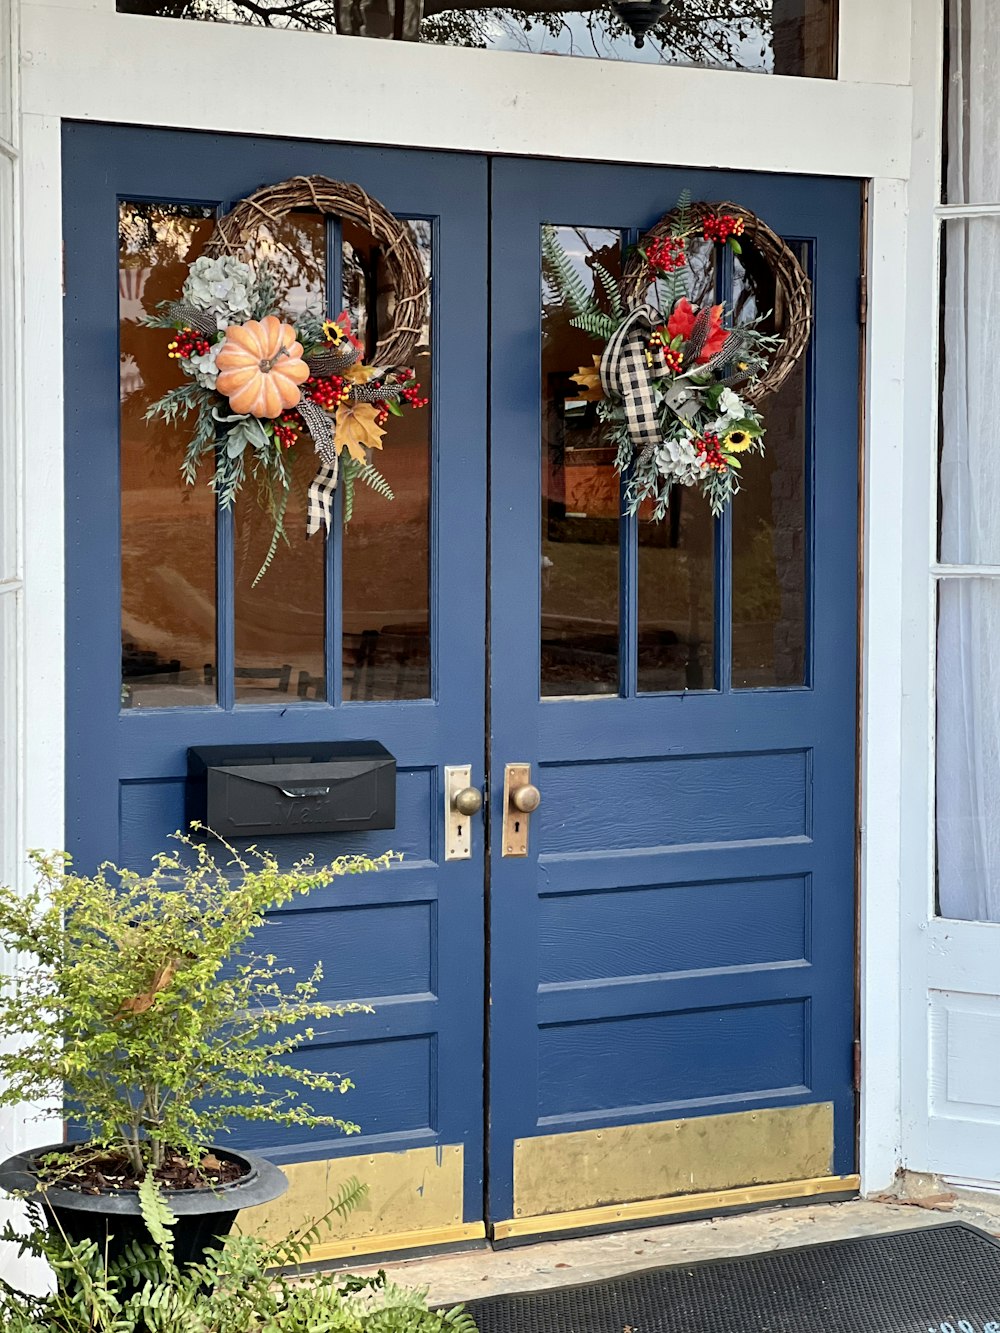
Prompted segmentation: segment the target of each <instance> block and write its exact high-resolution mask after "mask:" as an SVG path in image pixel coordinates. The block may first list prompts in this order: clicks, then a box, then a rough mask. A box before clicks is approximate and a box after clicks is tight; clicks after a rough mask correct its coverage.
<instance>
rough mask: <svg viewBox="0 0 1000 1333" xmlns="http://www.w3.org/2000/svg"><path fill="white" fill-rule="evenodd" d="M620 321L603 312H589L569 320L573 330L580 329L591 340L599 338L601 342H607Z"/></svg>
mask: <svg viewBox="0 0 1000 1333" xmlns="http://www.w3.org/2000/svg"><path fill="white" fill-rule="evenodd" d="M619 323H620V320H617V319H612V317H611V316H610V315H608V314H605V312H604V311H603V310H596V311H591V312H589V313H588V314H585V315H577V317H576V318H575V319H571V320H570V324H571V325H572V327H573V328H574V329H582V330H583V331H584V333H589V334H590V335H591V337H593V338H599V339H600V340H601V342H607V341H608V339H609V338H610V337H611V336H612V335H613V333H614V331H615V329H617V327H618V325H619Z"/></svg>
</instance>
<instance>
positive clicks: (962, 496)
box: [940, 217, 1000, 565]
mask: <svg viewBox="0 0 1000 1333" xmlns="http://www.w3.org/2000/svg"><path fill="white" fill-rule="evenodd" d="M941 282H942V297H943V299H942V309H941V359H942V375H941V426H940V436H941V438H940V455H941V460H940V466H941V472H940V511H941V513H940V519H941V522H940V547H941V561H942V563H943V564H948V565H1000V524H998V523H997V521H996V515H997V507H998V503H1000V466H998V461H997V450H996V433H997V419H998V414H1000V378H998V376H997V373H996V357H995V356H994V351H995V347H996V344H995V335H994V333H993V330H994V327H995V325H994V317H995V315H994V308H995V305H996V292H997V290H998V285H1000V217H981V218H954V219H949V220H948V221H947V222H946V223H945V225H944V228H943V240H942V275H941Z"/></svg>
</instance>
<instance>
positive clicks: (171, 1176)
mask: <svg viewBox="0 0 1000 1333" xmlns="http://www.w3.org/2000/svg"><path fill="white" fill-rule="evenodd" d="M247 1174H248V1170H247V1168H246V1166H244V1165H243V1164H242V1163H240V1162H237V1161H234V1160H233V1159H232V1158H220V1157H217V1156H216V1154H215V1153H213V1152H208V1153H206V1154H205V1156H204V1157H203V1158H202V1159H201V1161H200V1162H199V1163H198V1164H197V1165H193V1164H192V1163H191V1162H188V1161H186V1160H185V1159H184V1158H183V1157H179V1156H178V1155H177V1154H176V1153H167V1154H166V1156H165V1157H164V1160H163V1165H162V1166H158V1167H156V1168H154V1170H153V1177H154V1179H155V1180H156V1183H157V1184H158V1185H159V1186H160V1188H161V1189H162V1190H163V1192H164V1194H166V1195H167V1196H168V1197H169V1194H170V1192H171V1191H172V1190H194V1189H218V1188H219V1186H220V1185H232V1184H234V1183H235V1182H236V1181H238V1180H240V1179H241V1178H242V1177H243V1176H246V1175H247ZM38 1178H39V1180H40V1181H43V1182H45V1183H46V1184H51V1185H59V1186H61V1187H62V1188H63V1189H72V1190H79V1191H80V1193H81V1194H101V1193H102V1192H103V1191H105V1190H136V1189H138V1188H139V1183H140V1182H139V1178H138V1177H137V1176H136V1173H135V1171H134V1169H133V1167H132V1164H131V1162H130V1161H129V1158H128V1154H127V1153H125V1152H115V1151H108V1152H101V1153H97V1152H94V1153H83V1152H70V1153H68V1152H62V1153H59V1152H56V1153H52V1155H51V1156H48V1157H46V1158H45V1159H44V1161H40V1162H39V1169H38Z"/></svg>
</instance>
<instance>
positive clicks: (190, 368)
mask: <svg viewBox="0 0 1000 1333" xmlns="http://www.w3.org/2000/svg"><path fill="white" fill-rule="evenodd" d="M222 346H223V344H222V343H221V342H217V343H213V344H212V346H211V347H210V348H209V349H208V351H207V352H206V353H205V355H204V356H191V357H188V358H187V359H186V360H184V361H182V362H181V369H182V370H183V371H184V372H185V374H187V375H190V376H191V378H192V379H194V380H196V381H197V382H198V383H199V384H200V385H201V387H202V388H203V389H214V388H215V381H216V380H217V379H218V378H219V367H218V366H217V365H216V364H215V363H216V359H217V358H218V355H219V353H220V352H221V351H222Z"/></svg>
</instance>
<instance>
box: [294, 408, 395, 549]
mask: <svg viewBox="0 0 1000 1333" xmlns="http://www.w3.org/2000/svg"><path fill="white" fill-rule="evenodd" d="M402 391H403V389H402V385H401V384H391V383H390V384H384V383H383V384H354V385H352V386H351V390H350V394H351V399H352V401H353V402H355V403H384V402H388V401H390V400H395V399H397V398H399V396H400V394H401V393H402ZM298 413H299V416H300V417H301V418H302V420H303V421H304V422H305V424H306V428H307V429H308V431H309V434H310V435H311V436H312V439H313V443H314V444H315V446H316V452H317V453H318V454H319V462H320V465H319V470H318V471H317V473H316V475H315V477H313V479H312V481H311V482H310V483H309V493H308V497H307V507H306V536H307V537H311V536H312V535H313V533H315V532H319V530H320V528H321V527H322V528H325V529H326V531H327V532H329V531H330V524H331V523H332V521H333V498H334V493H335V492H336V489H337V481H338V480H339V477H340V460H339V459H338V457H337V446H336V443H335V441H334V435H335V432H336V413H335V412H334V413H332V414H331V413H330V412H326V411H324V409H323V408H321V407H320V406H319V404H318V403H316V402H314V401H313V400H312V399H311V398H308V397H304V398H303V399H302V400H301V402H300V403H299V405H298Z"/></svg>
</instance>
